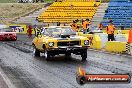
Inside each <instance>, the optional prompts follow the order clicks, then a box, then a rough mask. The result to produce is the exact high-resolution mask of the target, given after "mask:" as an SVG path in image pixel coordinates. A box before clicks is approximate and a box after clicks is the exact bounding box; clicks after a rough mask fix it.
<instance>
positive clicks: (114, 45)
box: [105, 41, 127, 53]
mask: <svg viewBox="0 0 132 88" xmlns="http://www.w3.org/2000/svg"><path fill="white" fill-rule="evenodd" d="M126 45H127V42H120V41H109V42H107V43H106V46H105V50H106V51H109V52H115V53H124V52H126Z"/></svg>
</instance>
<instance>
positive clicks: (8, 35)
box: [0, 26, 17, 41]
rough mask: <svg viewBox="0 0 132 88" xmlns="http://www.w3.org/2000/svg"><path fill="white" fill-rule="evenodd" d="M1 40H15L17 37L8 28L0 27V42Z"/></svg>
mask: <svg viewBox="0 0 132 88" xmlns="http://www.w3.org/2000/svg"><path fill="white" fill-rule="evenodd" d="M3 40H13V41H16V40H17V35H16V32H14V31H13V30H12V29H11V28H9V27H2V26H0V41H3Z"/></svg>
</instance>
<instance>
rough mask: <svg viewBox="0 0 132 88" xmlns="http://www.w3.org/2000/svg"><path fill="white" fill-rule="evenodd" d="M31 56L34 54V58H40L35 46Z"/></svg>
mask: <svg viewBox="0 0 132 88" xmlns="http://www.w3.org/2000/svg"><path fill="white" fill-rule="evenodd" d="M33 54H34V56H36V57H40V51H39V50H37V49H36V48H35V46H33Z"/></svg>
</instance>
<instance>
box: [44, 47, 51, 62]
mask: <svg viewBox="0 0 132 88" xmlns="http://www.w3.org/2000/svg"><path fill="white" fill-rule="evenodd" d="M44 57H45V59H46V60H47V61H48V60H49V58H50V53H49V52H48V51H47V50H46V49H45V51H44Z"/></svg>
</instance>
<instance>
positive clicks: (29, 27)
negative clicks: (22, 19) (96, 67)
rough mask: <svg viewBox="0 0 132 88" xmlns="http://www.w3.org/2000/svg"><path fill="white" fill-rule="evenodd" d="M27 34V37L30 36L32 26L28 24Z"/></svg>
mask: <svg viewBox="0 0 132 88" xmlns="http://www.w3.org/2000/svg"><path fill="white" fill-rule="evenodd" d="M27 34H28V37H29V38H31V37H32V26H31V25H29V26H28V30H27Z"/></svg>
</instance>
